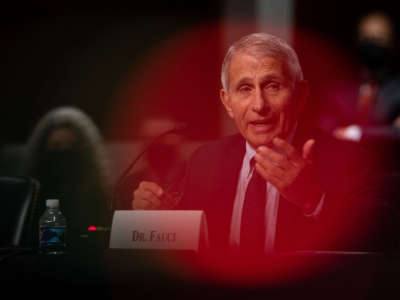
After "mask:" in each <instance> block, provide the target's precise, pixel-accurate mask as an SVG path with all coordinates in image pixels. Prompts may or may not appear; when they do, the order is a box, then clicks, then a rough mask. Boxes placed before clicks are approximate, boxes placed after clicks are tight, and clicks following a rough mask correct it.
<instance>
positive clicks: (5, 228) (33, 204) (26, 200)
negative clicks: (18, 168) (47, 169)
mask: <svg viewBox="0 0 400 300" xmlns="http://www.w3.org/2000/svg"><path fill="white" fill-rule="evenodd" d="M38 193H39V182H38V181H37V180H35V179H33V178H30V177H22V176H21V177H19V176H18V177H0V203H1V204H2V208H1V212H0V246H22V245H32V244H33V243H34V241H33V240H32V239H33V238H32V237H33V236H34V231H37V230H38V228H37V226H38V224H33V223H34V221H35V216H34V215H35V211H36V210H37V202H38Z"/></svg>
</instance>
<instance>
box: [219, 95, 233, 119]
mask: <svg viewBox="0 0 400 300" xmlns="http://www.w3.org/2000/svg"><path fill="white" fill-rule="evenodd" d="M219 98H220V99H221V102H222V104H223V105H224V107H225V109H226V112H227V113H228V115H229V116H230V117H231V118H233V112H232V107H231V99H230V98H229V95H228V92H227V91H225V90H224V89H221V90H220V91H219Z"/></svg>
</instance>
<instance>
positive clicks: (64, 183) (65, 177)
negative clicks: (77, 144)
mask: <svg viewBox="0 0 400 300" xmlns="http://www.w3.org/2000/svg"><path fill="white" fill-rule="evenodd" d="M84 163H85V162H84V161H83V160H82V158H81V155H80V154H79V153H78V152H77V151H75V150H51V151H47V152H46V153H45V154H44V155H43V158H42V160H41V162H40V164H39V168H38V174H37V176H38V179H39V181H40V182H41V184H43V187H45V190H47V191H48V192H51V193H52V194H57V193H61V192H62V191H63V190H64V189H65V190H74V189H75V188H76V187H77V186H78V184H79V183H80V182H81V179H82V178H83V176H85V175H84V174H83V170H84V167H83V165H84ZM48 196H52V195H48ZM54 196H56V195H54Z"/></svg>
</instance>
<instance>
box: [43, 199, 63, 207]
mask: <svg viewBox="0 0 400 300" xmlns="http://www.w3.org/2000/svg"><path fill="white" fill-rule="evenodd" d="M59 205H60V201H59V200H58V199H47V200H46V206H47V207H49V208H56V207H58V206H59Z"/></svg>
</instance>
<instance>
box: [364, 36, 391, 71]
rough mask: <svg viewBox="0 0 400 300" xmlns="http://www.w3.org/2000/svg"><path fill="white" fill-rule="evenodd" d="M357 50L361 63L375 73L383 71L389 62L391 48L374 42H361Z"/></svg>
mask: <svg viewBox="0 0 400 300" xmlns="http://www.w3.org/2000/svg"><path fill="white" fill-rule="evenodd" d="M357 49H358V56H359V57H360V60H361V62H362V63H363V64H364V65H365V66H366V67H367V68H368V69H370V70H371V71H373V72H374V71H379V70H381V69H382V68H383V67H385V65H386V64H387V62H388V60H389V48H388V47H384V46H381V45H379V44H377V43H375V42H373V41H369V40H364V41H361V42H359V43H358V47H357Z"/></svg>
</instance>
